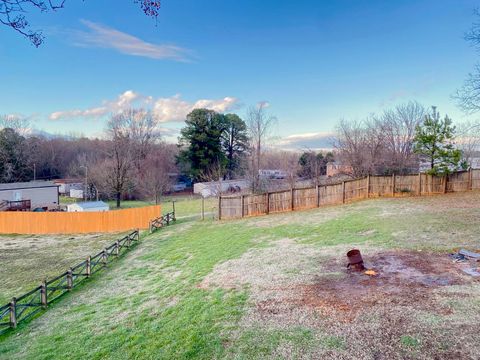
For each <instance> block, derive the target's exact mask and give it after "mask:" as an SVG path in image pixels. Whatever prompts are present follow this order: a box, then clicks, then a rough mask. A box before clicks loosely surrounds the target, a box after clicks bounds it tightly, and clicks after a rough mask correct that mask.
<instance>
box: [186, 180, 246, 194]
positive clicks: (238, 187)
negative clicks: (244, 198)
mask: <svg viewBox="0 0 480 360" xmlns="http://www.w3.org/2000/svg"><path fill="white" fill-rule="evenodd" d="M249 186H250V182H249V181H248V180H245V179H240V180H225V181H210V182H202V183H195V184H193V193H194V194H199V195H202V197H204V198H206V197H210V196H218V194H219V193H222V194H225V193H241V192H242V191H243V190H246V189H248V188H249Z"/></svg>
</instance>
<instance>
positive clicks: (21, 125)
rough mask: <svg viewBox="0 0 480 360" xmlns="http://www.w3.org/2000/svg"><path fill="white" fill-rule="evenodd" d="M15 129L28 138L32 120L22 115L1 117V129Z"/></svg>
mask: <svg viewBox="0 0 480 360" xmlns="http://www.w3.org/2000/svg"><path fill="white" fill-rule="evenodd" d="M2 128H3V129H6V128H9V129H13V130H14V131H15V132H16V133H17V134H19V135H21V136H26V135H27V134H28V133H29V131H30V120H29V119H28V118H27V117H25V116H20V115H2V116H0V129H2Z"/></svg>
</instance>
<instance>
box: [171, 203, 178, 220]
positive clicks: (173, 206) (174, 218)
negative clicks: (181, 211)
mask: <svg viewBox="0 0 480 360" xmlns="http://www.w3.org/2000/svg"><path fill="white" fill-rule="evenodd" d="M172 209H173V211H172V215H173V218H172V220H173V221H177V218H176V217H175V200H172Z"/></svg>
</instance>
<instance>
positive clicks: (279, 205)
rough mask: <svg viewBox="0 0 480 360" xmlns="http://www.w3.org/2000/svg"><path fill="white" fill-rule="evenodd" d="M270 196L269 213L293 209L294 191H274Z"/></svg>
mask: <svg viewBox="0 0 480 360" xmlns="http://www.w3.org/2000/svg"><path fill="white" fill-rule="evenodd" d="M268 196H269V200H268V205H269V209H268V212H269V213H279V212H285V211H290V210H292V192H291V191H290V190H285V191H277V192H273V193H270V194H269V195H268Z"/></svg>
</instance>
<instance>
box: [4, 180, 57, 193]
mask: <svg viewBox="0 0 480 360" xmlns="http://www.w3.org/2000/svg"><path fill="white" fill-rule="evenodd" d="M58 186H59V185H57V184H54V183H53V181H30V182H18V183H6V184H0V191H2V190H20V189H40V188H47V187H58Z"/></svg>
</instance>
